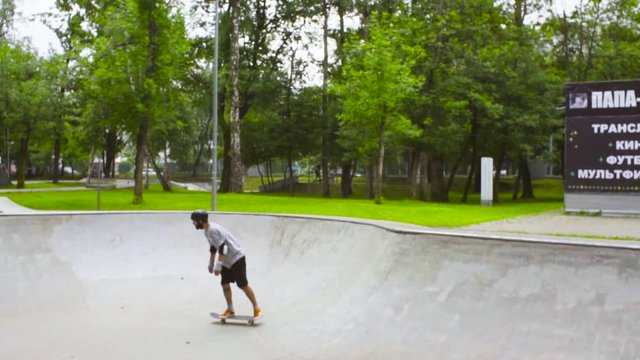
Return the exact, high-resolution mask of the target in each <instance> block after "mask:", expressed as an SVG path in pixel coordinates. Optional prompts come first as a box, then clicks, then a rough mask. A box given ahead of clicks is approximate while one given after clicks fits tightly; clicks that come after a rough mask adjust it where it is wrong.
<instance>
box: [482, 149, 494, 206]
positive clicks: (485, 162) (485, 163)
mask: <svg viewBox="0 0 640 360" xmlns="http://www.w3.org/2000/svg"><path fill="white" fill-rule="evenodd" d="M480 173H481V182H480V204H481V205H482V206H491V203H492V202H493V158H490V157H483V158H482V159H481V162H480Z"/></svg>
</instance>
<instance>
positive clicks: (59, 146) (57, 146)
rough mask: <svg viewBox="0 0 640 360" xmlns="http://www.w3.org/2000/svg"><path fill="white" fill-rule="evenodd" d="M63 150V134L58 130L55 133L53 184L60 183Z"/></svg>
mask: <svg viewBox="0 0 640 360" xmlns="http://www.w3.org/2000/svg"><path fill="white" fill-rule="evenodd" d="M61 149H62V134H61V133H60V131H58V129H56V130H54V132H53V165H52V167H53V168H52V170H53V183H54V184H57V183H58V182H59V181H60V177H61V171H60V152H61Z"/></svg>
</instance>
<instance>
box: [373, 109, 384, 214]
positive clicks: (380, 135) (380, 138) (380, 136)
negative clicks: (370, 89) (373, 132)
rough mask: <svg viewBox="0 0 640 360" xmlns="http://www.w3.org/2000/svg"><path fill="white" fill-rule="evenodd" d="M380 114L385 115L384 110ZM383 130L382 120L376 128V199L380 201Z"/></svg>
mask: <svg viewBox="0 0 640 360" xmlns="http://www.w3.org/2000/svg"><path fill="white" fill-rule="evenodd" d="M382 116H385V114H384V111H383V114H382ZM384 131H385V123H384V121H382V123H381V124H380V128H379V129H378V165H377V169H376V170H377V171H376V172H377V176H376V194H375V198H376V201H377V202H379V201H382V181H383V175H384Z"/></svg>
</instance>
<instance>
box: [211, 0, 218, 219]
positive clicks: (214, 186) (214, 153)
mask: <svg viewBox="0 0 640 360" xmlns="http://www.w3.org/2000/svg"><path fill="white" fill-rule="evenodd" d="M218 1H219V0H215V2H214V3H215V5H214V9H213V11H214V12H215V15H214V19H215V32H214V33H215V34H214V36H215V38H214V45H213V110H212V111H213V130H212V137H213V139H212V145H211V157H212V158H213V159H212V166H211V168H212V169H211V178H212V179H211V211H216V205H217V197H218V28H219V25H218V22H219V21H218V20H219V17H218V13H219V4H218Z"/></svg>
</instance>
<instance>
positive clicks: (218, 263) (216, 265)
mask: <svg viewBox="0 0 640 360" xmlns="http://www.w3.org/2000/svg"><path fill="white" fill-rule="evenodd" d="M226 255H227V244H226V243H222V245H220V251H218V261H216V262H213V263H212V262H210V264H214V265H213V273H214V274H215V275H216V276H218V275H220V272H222V263H223V262H224V258H225V256H226ZM210 261H213V256H212V257H211V260H210Z"/></svg>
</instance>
